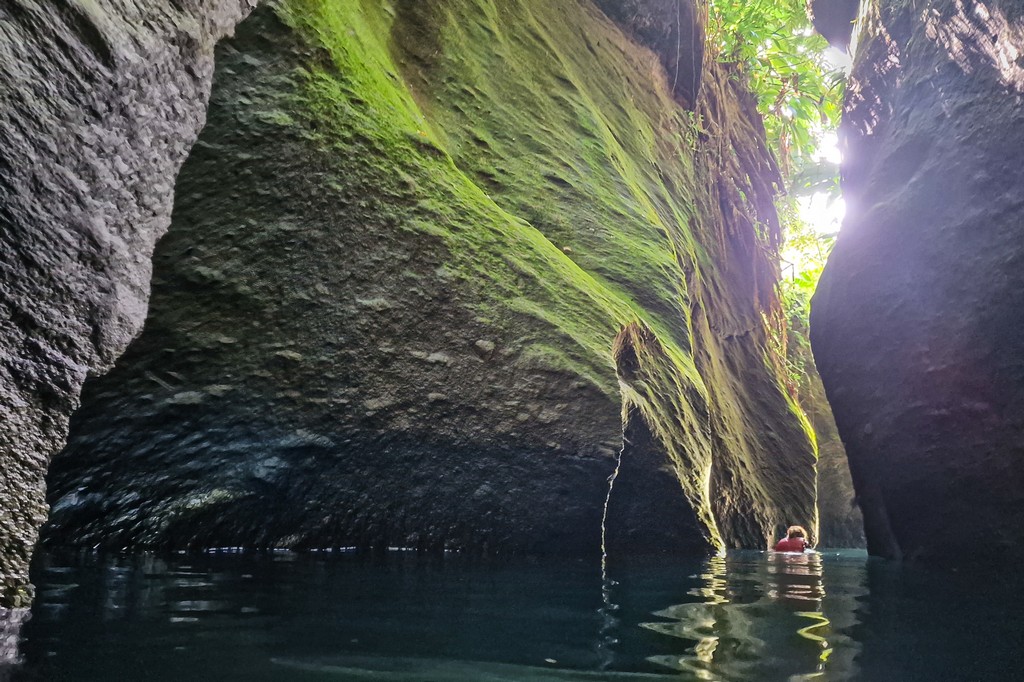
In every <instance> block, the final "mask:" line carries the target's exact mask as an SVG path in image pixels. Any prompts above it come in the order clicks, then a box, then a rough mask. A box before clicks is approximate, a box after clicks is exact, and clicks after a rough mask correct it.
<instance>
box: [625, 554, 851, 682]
mask: <svg viewBox="0 0 1024 682" xmlns="http://www.w3.org/2000/svg"><path fill="white" fill-rule="evenodd" d="M697 578H698V579H699V580H700V583H698V585H696V586H695V587H693V588H692V589H691V590H690V591H689V593H688V594H689V596H691V597H697V598H699V601H690V602H687V603H683V604H676V605H673V606H669V607H667V608H664V609H661V610H659V611H657V612H655V613H654V615H655V616H657V617H659V618H661V619H662V620H659V621H655V622H646V623H642V624H641V626H642V627H644V628H647V629H648V630H651V631H653V632H657V633H660V634H663V635H668V636H671V637H676V638H678V639H681V640H683V641H686V642H693V644H692V645H691V646H690V647H689V648H687V649H686V651H685V652H684V653H682V654H681V655H674V654H665V655H657V656H650V657H648V660H649V661H651V662H654V663H658V664H660V665H662V666H665V667H668V668H672V669H675V670H678V671H680V672H687V673H691V675H692V677H693V678H694V679H697V680H752V679H769V678H770V679H790V680H803V679H816V678H821V679H830V680H840V679H852V678H854V677H856V669H855V666H854V663H853V661H854V654H855V653H856V650H857V645H856V643H855V642H854V641H853V640H851V639H850V638H849V637H848V636H846V635H845V634H843V629H844V628H845V627H847V626H849V625H850V624H851V623H852V622H854V619H853V618H851V614H852V613H853V612H854V610H855V608H856V603H855V600H856V598H857V597H859V596H862V595H863V594H865V593H866V589H865V588H864V587H863V586H862V585H860V584H858V583H857V581H855V580H854V581H846V582H845V583H844V584H843V585H841V586H837V594H834V595H832V596H831V597H830V596H829V595H827V594H826V591H825V586H824V562H823V561H822V557H821V555H819V554H803V555H799V554H797V555H794V554H774V553H769V554H767V555H761V554H737V555H734V556H730V557H727V558H726V557H716V558H713V559H711V560H709V561H708V563H707V565H706V570H705V571H704V572H703V573H701V574H699V575H698V576H697ZM832 619H835V620H836V623H835V624H833V621H832ZM826 673H827V674H826Z"/></svg>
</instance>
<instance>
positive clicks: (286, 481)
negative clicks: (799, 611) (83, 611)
mask: <svg viewBox="0 0 1024 682" xmlns="http://www.w3.org/2000/svg"><path fill="white" fill-rule="evenodd" d="M692 14H693V13H692V12H690V13H684V14H683V15H682V16H683V18H684V19H685V17H686V16H691V15H692ZM626 28H627V29H628V30H629V33H627V32H625V31H624V30H623V29H622V27H620V26H618V25H616V24H615V23H613V22H612V21H611V20H610V19H609V18H608V17H607V16H605V15H604V14H603V13H602V12H601V11H600V10H599V9H598V8H597V7H596V6H594V5H592V4H590V3H586V2H584V3H575V2H573V3H551V2H547V1H542V0H536V1H530V2H525V1H524V2H513V3H509V2H491V1H490V0H444V1H441V0H435V1H431V2H400V3H394V4H389V3H378V2H365V3H358V2H316V1H314V0H288V1H286V2H279V3H272V4H269V5H264V6H262V7H261V8H260V9H258V10H257V11H256V12H255V13H254V14H253V15H252V17H251V18H250V19H249V20H247V21H246V22H245V23H243V24H242V25H241V26H240V27H239V28H238V30H237V36H236V38H234V39H231V40H228V41H224V42H223V43H222V45H221V47H220V49H219V53H218V61H217V64H218V72H217V76H216V83H215V87H214V94H213V96H212V98H211V107H210V110H209V116H208V120H209V122H208V125H207V127H206V128H205V129H204V131H203V133H202V136H201V137H200V139H199V142H198V143H197V144H196V145H195V148H194V149H193V151H192V154H191V156H190V158H189V160H188V162H187V163H186V164H185V166H184V168H183V169H182V171H181V174H180V177H179V179H178V183H177V188H176V199H175V207H174V222H173V225H172V227H171V229H170V231H169V232H168V235H167V237H166V238H165V239H164V240H163V241H162V242H161V243H160V245H159V247H158V249H157V252H156V255H155V257H154V278H153V295H152V301H151V309H150V314H149V318H148V320H147V322H146V327H145V331H144V333H143V334H142V335H141V336H140V337H139V338H138V339H137V340H136V341H135V342H134V343H133V344H132V346H131V347H130V348H129V350H128V351H127V353H126V354H125V355H124V357H123V358H122V359H121V361H119V363H118V365H117V367H116V368H115V369H114V370H113V372H111V373H110V374H109V375H108V376H106V377H104V378H101V379H97V380H95V381H92V382H90V384H89V385H88V387H87V389H86V391H85V394H84V398H83V407H82V409H81V410H80V411H79V412H78V413H77V414H76V415H75V418H74V423H73V427H72V436H71V438H70V441H69V445H68V448H67V449H66V450H65V451H64V452H63V453H62V454H61V456H59V457H58V458H57V459H56V460H55V462H54V466H53V470H52V472H51V477H50V479H49V482H50V494H51V498H50V499H51V502H52V506H53V515H52V522H51V525H50V526H49V530H48V533H47V536H48V538H49V541H50V542H53V543H56V544H61V543H65V544H85V545H88V546H92V545H95V544H103V545H108V546H112V547H123V546H158V547H202V546H210V545H250V546H251V545H257V546H268V545H274V546H291V547H309V546H337V545H363V546H365V545H377V546H381V545H392V546H394V545H400V546H411V547H417V548H425V549H431V548H442V547H450V548H460V549H465V550H467V551H507V552H515V551H547V552H561V553H569V552H574V553H587V552H593V553H595V554H596V553H597V552H598V551H599V549H600V539H601V537H600V534H601V517H602V513H603V506H604V503H605V500H606V496H607V494H608V482H607V479H608V477H609V475H610V474H611V473H612V471H613V469H614V467H615V463H616V458H617V455H618V453H619V452H620V450H621V451H622V457H623V460H624V463H623V468H622V472H621V473H622V478H621V479H620V480H619V481H618V484H620V486H619V492H618V493H617V494H616V495H618V496H617V497H616V496H613V497H612V499H611V500H610V506H609V512H610V513H611V514H614V515H615V519H614V523H613V524H612V527H611V528H610V530H611V535H612V536H613V537H610V538H609V541H610V544H611V545H613V546H614V547H615V548H616V549H617V550H621V551H630V550H633V549H637V548H640V549H645V550H655V551H670V552H708V551H711V550H713V549H716V548H720V547H723V546H734V547H735V546H745V547H754V548H763V547H765V546H766V545H767V543H768V542H769V540H770V539H771V538H772V537H773V536H774V535H775V534H776V533H777V532H778V530H779V528H780V527H783V526H785V525H786V524H787V523H804V524H807V525H810V526H813V524H814V521H815V515H816V512H815V508H814V472H813V464H814V455H813V450H812V446H811V443H810V441H809V438H808V435H807V431H806V425H805V422H803V421H802V419H801V416H800V415H799V414H798V411H797V409H796V407H795V405H794V404H793V402H792V400H791V399H790V398H789V396H788V394H787V393H786V391H785V390H784V389H783V388H782V384H781V381H780V380H779V374H778V370H777V365H775V364H774V363H773V361H772V356H771V354H770V353H769V351H768V350H767V347H768V341H767V339H768V329H767V324H766V318H770V317H771V316H772V315H773V314H774V308H773V306H774V305H775V300H774V286H775V282H776V279H777V276H778V273H777V268H776V265H775V263H774V261H773V256H772V254H773V252H774V250H775V249H776V248H777V246H778V238H779V231H778V218H777V216H776V214H775V210H774V207H773V204H772V197H773V196H774V193H775V191H776V190H777V185H778V173H777V170H776V169H775V166H774V163H773V162H772V160H771V156H770V154H768V152H767V149H766V146H765V142H764V130H763V127H762V126H761V123H760V120H759V119H758V117H757V116H756V113H755V110H754V102H753V99H752V98H751V97H750V96H749V95H748V94H746V93H744V92H743V90H742V89H741V87H740V86H739V85H738V83H737V80H738V79H737V78H735V77H730V74H729V72H728V71H727V70H726V69H725V67H722V66H721V65H705V66H703V67H701V68H702V69H703V76H704V77H703V79H702V81H703V85H702V86H701V87H702V90H703V94H702V96H701V98H700V101H699V102H698V103H697V105H696V106H697V107H698V109H699V110H700V113H701V116H700V117H695V116H693V115H692V114H691V112H689V111H687V110H686V109H685V108H684V107H683V106H681V103H680V99H681V97H680V95H679V92H678V91H677V89H673V87H672V86H673V85H675V84H674V83H672V82H671V81H670V79H669V78H668V77H667V76H666V73H665V70H664V67H663V59H662V57H660V56H659V55H656V54H654V53H652V52H651V51H649V50H648V49H647V48H646V47H644V46H642V45H640V44H638V43H637V42H635V36H634V34H633V30H634V29H635V27H633V26H627V27H626ZM698 122H699V125H698ZM620 333H624V334H626V336H628V337H629V338H630V344H631V346H630V347H631V348H633V349H634V350H635V356H636V358H635V360H636V361H635V363H633V365H631V367H632V369H630V370H629V371H624V370H623V369H622V367H617V364H616V359H615V357H613V345H614V343H615V340H616V338H617V337H619V335H620ZM617 370H620V371H618V372H617ZM624 412H625V414H626V415H627V429H626V436H627V439H626V442H625V443H624V442H623V414H624ZM637 420H641V421H637ZM630 434H636V435H635V436H631V435H630ZM627 491H633V493H632V495H633V497H623V496H622V495H623V494H624V493H626V492H627ZM638 497H643V499H641V500H638V499H637V498H638ZM629 514H633V517H631V518H624V517H625V516H626V515H629ZM660 516H665V517H666V518H665V519H662V518H660ZM669 516H671V518H669ZM651 530H654V531H656V532H655V533H649V532H647V531H651Z"/></svg>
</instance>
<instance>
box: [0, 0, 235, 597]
mask: <svg viewBox="0 0 1024 682" xmlns="http://www.w3.org/2000/svg"><path fill="white" fill-rule="evenodd" d="M247 5H248V2H247V1H246V0H185V1H182V2H176V3H170V4H168V3H165V2H156V1H153V2H136V1H128V0H97V1H90V2H84V1H78V0H67V1H62V2H56V1H49V0H39V1H35V0H5V2H4V3H3V4H2V6H0V414H2V419H0V508H2V509H3V514H2V515H0V604H17V603H19V602H20V601H21V600H23V599H25V598H27V597H28V595H29V588H28V586H27V582H26V570H27V561H28V557H29V554H30V553H31V549H32V546H33V544H34V542H35V539H36V534H37V529H38V526H39V525H40V524H41V523H42V521H43V519H44V517H45V515H46V506H45V503H44V493H43V487H44V486H43V477H44V474H45V471H46V465H47V462H48V460H49V458H50V456H51V454H52V453H53V452H54V451H56V450H58V449H59V448H60V447H61V446H62V445H63V443H64V438H65V436H66V431H67V420H68V417H69V415H70V414H71V412H72V410H74V408H75V406H76V405H77V403H78V394H79V390H80V388H81V385H82V382H83V381H84V380H85V378H86V376H87V375H88V374H90V373H93V374H95V373H98V372H101V371H103V370H105V369H107V368H109V367H110V366H111V365H112V364H113V362H114V360H115V359H116V358H117V357H118V355H119V354H120V353H121V352H122V351H123V349H124V348H125V346H127V344H128V342H129V341H130V340H131V339H132V337H133V336H134V335H135V334H136V333H137V331H138V330H139V328H140V327H141V325H142V323H143V321H144V319H145V315H146V299H147V297H148V290H149V273H150V254H151V253H152V250H153V245H154V243H155V242H156V240H157V238H158V237H159V236H160V235H161V234H162V233H163V232H164V230H165V229H166V228H167V225H168V224H169V222H170V212H171V203H172V188H173V185H174V176H175V174H176V173H177V170H178V167H179V166H180V164H181V163H182V161H184V158H185V155H186V152H187V150H188V149H189V147H190V146H191V144H192V142H193V140H194V139H195V137H196V134H197V133H198V130H199V128H200V126H201V124H202V120H203V111H204V108H205V100H206V97H207V94H208V90H209V85H210V79H211V76H212V73H213V61H212V58H213V46H214V43H215V41H216V40H217V39H218V38H219V37H220V36H222V35H224V34H225V33H226V32H227V31H229V30H230V29H231V27H232V26H233V25H234V24H235V22H237V21H238V20H239V19H240V18H241V17H242V16H243V15H244V13H245V11H246V9H247Z"/></svg>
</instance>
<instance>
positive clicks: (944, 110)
mask: <svg viewBox="0 0 1024 682" xmlns="http://www.w3.org/2000/svg"><path fill="white" fill-rule="evenodd" d="M1022 9H1024V7H1022V5H1021V3H1019V2H1005V1H1004V2H998V1H997V2H977V3H962V2H959V1H957V0H948V1H945V0H943V1H939V2H933V3H929V4H928V5H927V6H925V7H923V8H922V7H921V6H917V7H915V6H914V5H912V4H911V3H903V2H881V3H878V4H877V5H876V6H873V7H871V8H869V14H868V16H867V17H866V23H865V28H864V32H863V34H862V35H861V36H860V44H859V46H858V49H857V55H856V61H855V66H854V71H853V76H852V79H851V82H850V86H849V90H848V101H847V111H846V113H845V116H844V121H843V137H844V140H845V147H846V152H845V166H844V169H843V174H844V177H843V182H844V192H845V194H846V197H847V199H846V201H847V205H848V207H849V214H848V217H847V220H846V223H845V225H844V227H843V231H842V233H841V235H840V237H839V240H838V243H837V244H836V247H835V250H834V252H833V253H832V256H831V258H830V260H829V263H828V267H827V268H826V269H825V273H824V276H823V277H822V280H821V284H820V286H819V289H818V292H817V294H816V296H815V299H814V302H813V308H812V326H811V330H812V341H813V346H814V352H815V357H816V359H817V363H818V368H819V370H820V371H821V376H822V379H823V380H824V383H825V387H826V389H827V392H828V396H829V399H830V401H831V403H832V406H833V408H834V412H835V417H836V423H837V425H838V427H839V432H840V434H841V435H842V438H843V441H844V443H845V444H846V448H847V453H848V455H849V459H850V467H851V471H852V474H853V481H854V484H855V485H856V488H857V494H858V498H859V500H860V504H861V508H862V510H863V512H864V519H865V525H866V534H867V540H868V547H869V550H870V551H871V552H872V553H874V554H879V555H883V556H889V557H906V558H910V559H921V560H928V561H933V562H945V563H955V564H965V563H971V562H984V561H988V560H990V559H993V558H996V557H998V558H999V560H1000V561H1006V560H1007V559H1008V558H1009V557H1013V556H1020V554H1021V547H1022V545H1021V542H1020V538H1021V534H1022V532H1024V505H1021V504H1020V491H1021V490H1024V450H1022V442H1024V390H1022V389H1024V364H1022V358H1024V335H1022V333H1021V330H1022V329H1024V286H1022V283H1021V277H1022V274H1021V273H1024V268H1022V255H1024V251H1022V248H1021V244H1022V236H1024V233H1022V225H1024V218H1022V191H1021V187H1022V186H1024V165H1022V164H1021V163H1020V159H1021V155H1022V153H1024V107H1022V106H1021V104H1022V101H1021V100H1022V94H1024V70H1022V67H1021V65H1020V55H1021V54H1024V18H1022V16H1021V14H1022ZM963 543H966V545H967V547H969V550H968V551H952V550H951V547H957V546H962V544H963Z"/></svg>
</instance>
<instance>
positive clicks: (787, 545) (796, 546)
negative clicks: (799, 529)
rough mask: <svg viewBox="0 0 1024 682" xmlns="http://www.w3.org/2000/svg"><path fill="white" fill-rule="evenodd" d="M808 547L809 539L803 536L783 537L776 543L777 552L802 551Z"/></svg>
mask: <svg viewBox="0 0 1024 682" xmlns="http://www.w3.org/2000/svg"><path fill="white" fill-rule="evenodd" d="M805 549H807V541H806V540H804V539H803V538H782V539H781V540H779V542H778V543H777V544H776V545H775V551H776V552H802V551H804V550H805Z"/></svg>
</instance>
